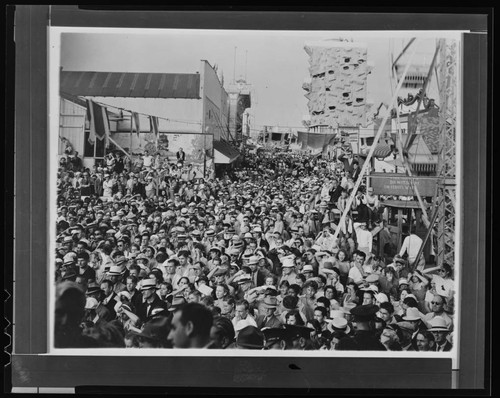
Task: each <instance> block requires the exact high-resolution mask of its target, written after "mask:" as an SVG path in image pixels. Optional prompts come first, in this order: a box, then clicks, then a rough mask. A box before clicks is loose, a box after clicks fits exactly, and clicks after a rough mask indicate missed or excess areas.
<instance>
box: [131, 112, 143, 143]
mask: <svg viewBox="0 0 500 398" xmlns="http://www.w3.org/2000/svg"><path fill="white" fill-rule="evenodd" d="M134 124H135V131H136V133H137V138H139V134H140V132H141V122H140V120H139V114H138V113H137V112H132V123H130V125H131V127H132V126H133V125H134ZM132 129H133V127H132Z"/></svg>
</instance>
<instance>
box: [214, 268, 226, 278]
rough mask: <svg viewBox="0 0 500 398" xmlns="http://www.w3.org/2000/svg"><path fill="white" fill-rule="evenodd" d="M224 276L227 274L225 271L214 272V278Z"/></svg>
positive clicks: (222, 269)
mask: <svg viewBox="0 0 500 398" xmlns="http://www.w3.org/2000/svg"><path fill="white" fill-rule="evenodd" d="M226 274H227V270H225V269H224V268H220V269H218V270H217V271H215V272H214V276H221V275H226Z"/></svg>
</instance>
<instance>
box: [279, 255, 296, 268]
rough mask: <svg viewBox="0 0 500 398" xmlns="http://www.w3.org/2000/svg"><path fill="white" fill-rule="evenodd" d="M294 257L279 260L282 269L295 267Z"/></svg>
mask: <svg viewBox="0 0 500 398" xmlns="http://www.w3.org/2000/svg"><path fill="white" fill-rule="evenodd" d="M294 257H295V256H286V257H282V258H281V266H282V267H283V268H288V267H295V261H294Z"/></svg>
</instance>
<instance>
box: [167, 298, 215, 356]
mask: <svg viewBox="0 0 500 398" xmlns="http://www.w3.org/2000/svg"><path fill="white" fill-rule="evenodd" d="M212 325H213V315H212V313H211V312H210V310H208V309H207V308H206V307H205V306H204V305H202V304H199V303H186V304H183V305H181V306H180V307H179V308H177V309H176V310H175V311H174V315H173V318H172V321H171V326H170V332H169V334H168V340H169V341H171V343H172V346H173V347H174V348H210V347H211V346H212V344H213V342H212V340H211V339H210V331H211V329H212Z"/></svg>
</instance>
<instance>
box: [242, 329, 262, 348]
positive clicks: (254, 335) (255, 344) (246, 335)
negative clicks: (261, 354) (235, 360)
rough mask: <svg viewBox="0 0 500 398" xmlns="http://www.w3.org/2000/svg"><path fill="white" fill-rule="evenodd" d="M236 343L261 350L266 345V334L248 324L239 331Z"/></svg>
mask: <svg viewBox="0 0 500 398" xmlns="http://www.w3.org/2000/svg"><path fill="white" fill-rule="evenodd" d="M236 345H237V346H239V347H242V348H246V349H250V350H260V349H262V348H263V347H264V334H263V333H262V332H261V331H260V330H259V329H257V328H256V327H255V326H246V327H244V328H243V329H241V330H240V331H239V333H238V336H237V337H236Z"/></svg>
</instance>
